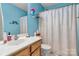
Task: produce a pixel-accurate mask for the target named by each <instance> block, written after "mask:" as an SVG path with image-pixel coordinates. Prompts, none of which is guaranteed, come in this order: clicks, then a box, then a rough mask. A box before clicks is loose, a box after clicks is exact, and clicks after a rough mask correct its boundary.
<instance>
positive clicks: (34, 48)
mask: <svg viewBox="0 0 79 59" xmlns="http://www.w3.org/2000/svg"><path fill="white" fill-rule="evenodd" d="M39 46H41V40H40V41H37V42H35V43H33V44H32V45H31V53H32V52H33V51H34V50H36V49H37V48H38V47H39Z"/></svg>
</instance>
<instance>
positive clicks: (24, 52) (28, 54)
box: [16, 47, 30, 56]
mask: <svg viewBox="0 0 79 59" xmlns="http://www.w3.org/2000/svg"><path fill="white" fill-rule="evenodd" d="M16 56H30V47H28V48H26V49H24V50H22V51H20V52H18V53H17V54H16Z"/></svg>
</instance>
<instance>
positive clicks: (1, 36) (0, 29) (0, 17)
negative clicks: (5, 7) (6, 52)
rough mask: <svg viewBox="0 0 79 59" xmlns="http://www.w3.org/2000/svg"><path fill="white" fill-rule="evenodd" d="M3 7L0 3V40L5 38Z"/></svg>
mask: <svg viewBox="0 0 79 59" xmlns="http://www.w3.org/2000/svg"><path fill="white" fill-rule="evenodd" d="M2 24H3V23H2V8H1V4H0V41H1V40H3V25H2Z"/></svg>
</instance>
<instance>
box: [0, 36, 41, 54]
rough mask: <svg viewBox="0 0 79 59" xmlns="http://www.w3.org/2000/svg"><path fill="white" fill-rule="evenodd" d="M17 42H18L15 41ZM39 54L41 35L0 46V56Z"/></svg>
mask: <svg viewBox="0 0 79 59" xmlns="http://www.w3.org/2000/svg"><path fill="white" fill-rule="evenodd" d="M17 42H18V43H17ZM1 55H2V56H40V55H41V37H37V36H34V37H29V38H26V39H20V40H15V41H13V42H10V43H7V44H2V45H1V46H0V56H1Z"/></svg>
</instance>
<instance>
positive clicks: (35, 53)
mask: <svg viewBox="0 0 79 59" xmlns="http://www.w3.org/2000/svg"><path fill="white" fill-rule="evenodd" d="M40 54H41V47H39V48H37V50H35V51H34V52H33V53H32V54H31V56H40Z"/></svg>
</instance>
